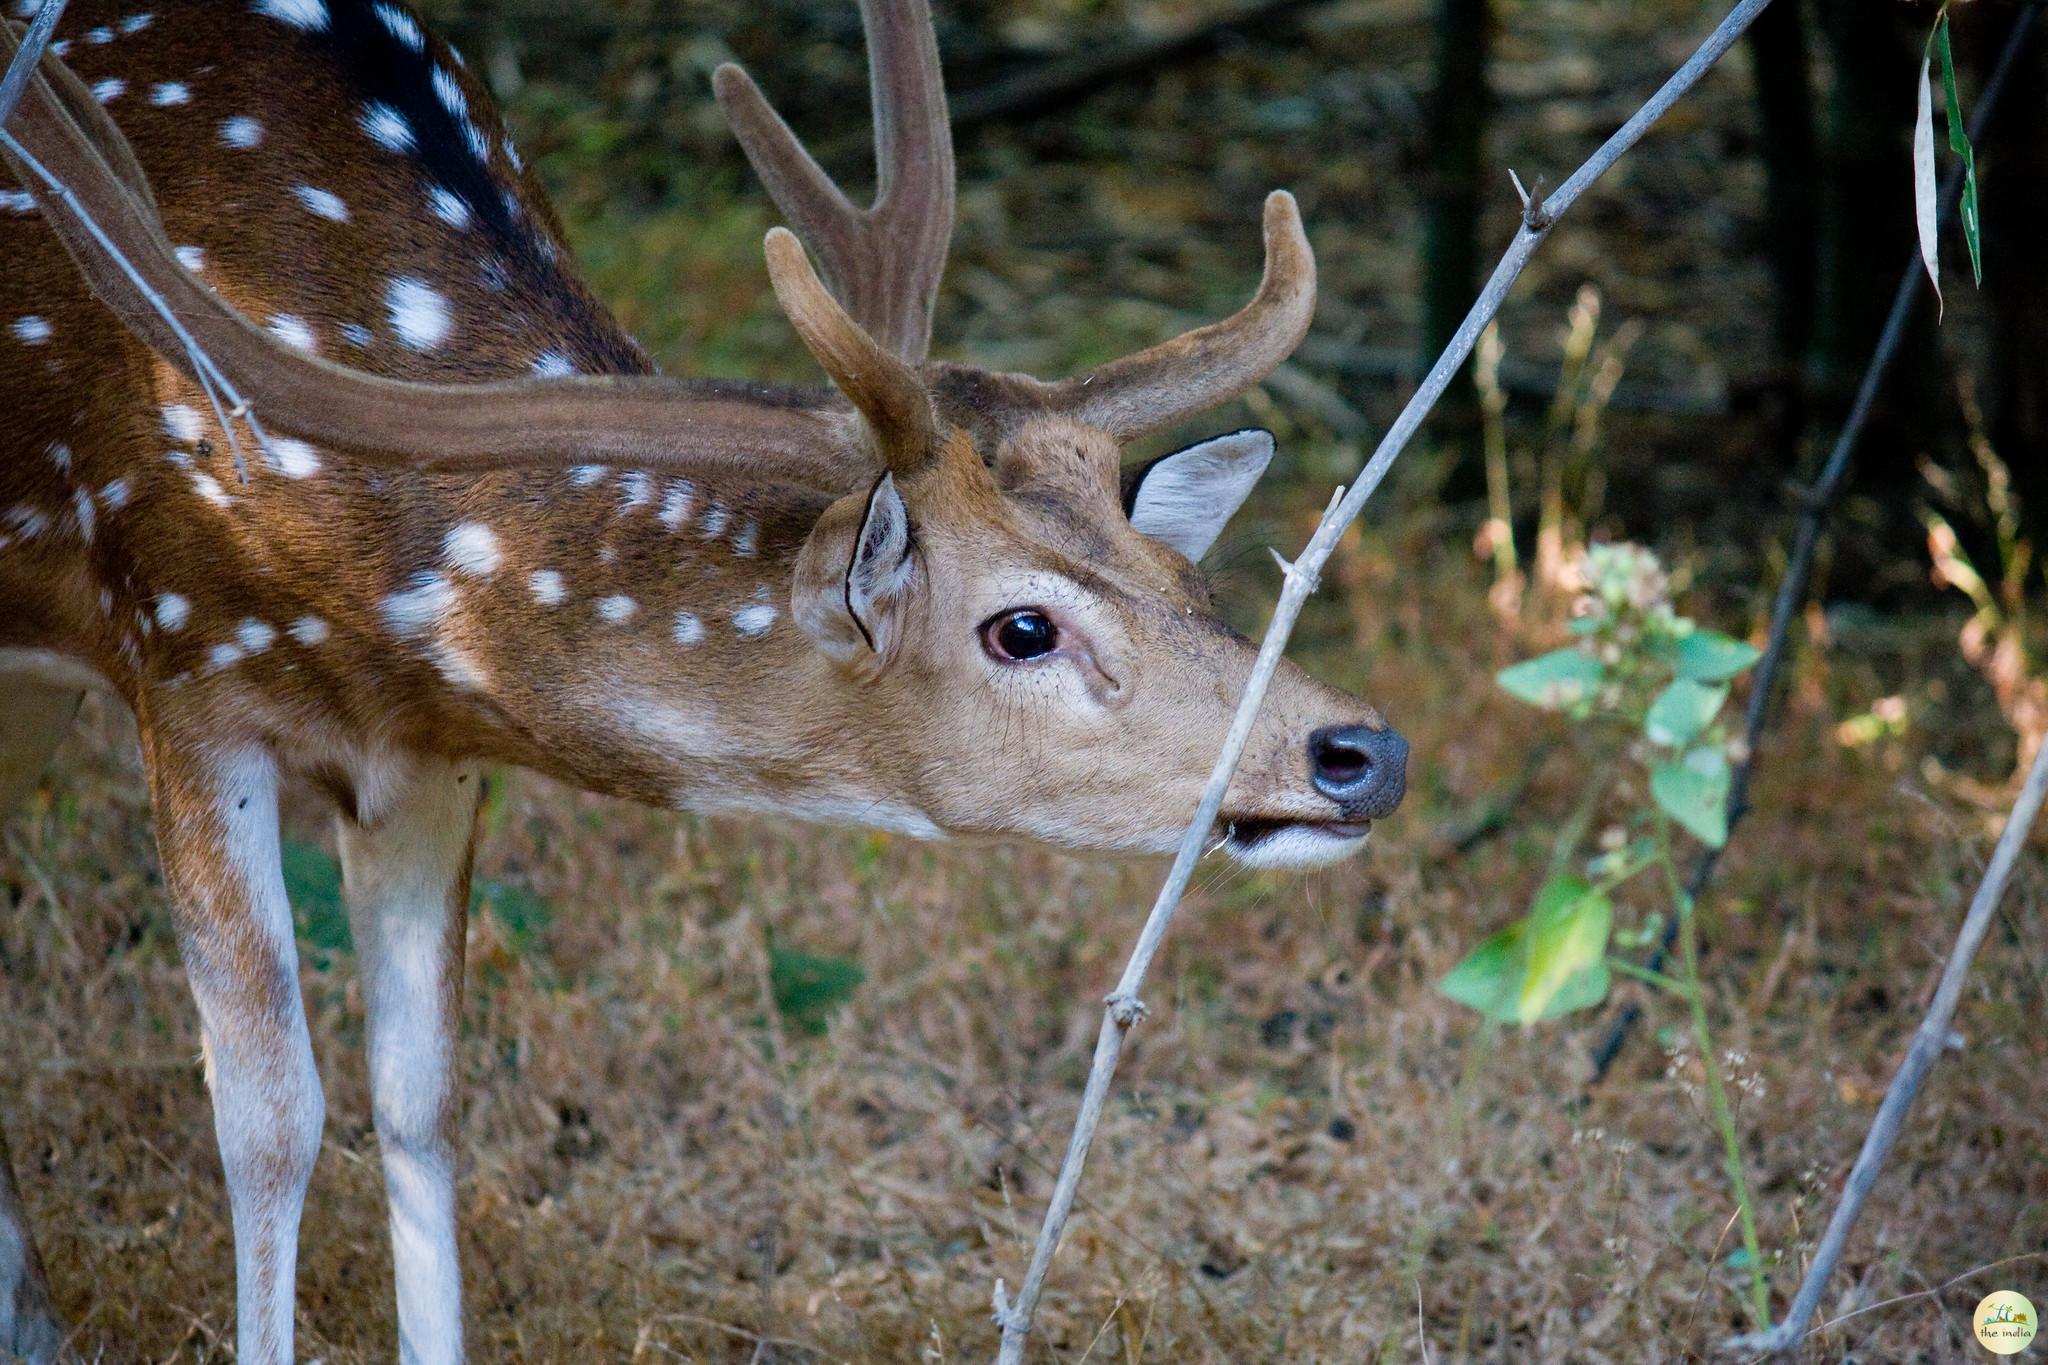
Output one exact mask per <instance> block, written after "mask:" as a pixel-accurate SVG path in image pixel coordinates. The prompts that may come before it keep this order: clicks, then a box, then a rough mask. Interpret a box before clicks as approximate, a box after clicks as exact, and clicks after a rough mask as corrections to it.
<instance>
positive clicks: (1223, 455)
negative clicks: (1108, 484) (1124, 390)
mask: <svg viewBox="0 0 2048 1365" xmlns="http://www.w3.org/2000/svg"><path fill="white" fill-rule="evenodd" d="M1272 458H1273V433H1272V432H1270V431H1257V430H1253V431H1233V432H1231V433H1230V434H1229V435H1228V436H1216V437H1212V438H1211V439H1209V440H1206V441H1202V442H1200V443H1199V444H1196V445H1191V446H1189V447H1188V448H1187V449H1185V450H1176V451H1175V452H1174V453H1173V454H1171V455H1162V456H1160V457H1159V458H1158V459H1156V460H1154V461H1153V462H1152V463H1150V464H1148V465H1146V466H1144V467H1143V468H1141V469H1139V470H1138V471H1137V474H1136V476H1135V477H1133V478H1131V479H1129V480H1128V481H1127V484H1126V487H1125V489H1124V510H1125V511H1126V512H1128V513H1129V514H1130V518H1131V525H1132V526H1133V527H1135V528H1136V529H1138V530H1139V531H1142V532H1143V533H1144V534H1146V535H1148V536H1150V537H1152V538H1153V539H1154V540H1162V541H1165V542H1166V543H1167V544H1168V545H1171V546H1172V547H1173V548H1174V549H1176V550H1179V551H1180V552H1181V553H1182V554H1184V555H1186V556H1187V557H1188V558H1189V559H1200V558H1201V557H1202V556H1203V555H1205V554H1207V553H1208V552H1209V547H1210V546H1211V545H1213V544H1215V543H1216V537H1217V536H1219V535H1221V534H1222V533H1223V527H1224V524H1225V523H1227V522H1228V521H1229V520H1230V519H1231V518H1232V517H1233V516H1236V515H1237V509H1238V508H1239V507H1241V506H1243V505H1244V500H1245V499H1246V498H1247V497H1249V496H1250V495H1251V491H1252V485H1253V484H1256V483H1257V482H1258V481H1259V476H1260V475H1261V474H1263V473H1265V472H1266V465H1267V464H1268V463H1269V462H1270V461H1271V460H1272Z"/></svg>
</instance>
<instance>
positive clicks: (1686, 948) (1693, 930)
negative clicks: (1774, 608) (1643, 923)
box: [1657, 808, 1771, 1332]
mask: <svg viewBox="0 0 2048 1365" xmlns="http://www.w3.org/2000/svg"><path fill="white" fill-rule="evenodd" d="M1657 858H1658V861H1659V862H1660V863H1661V864H1662V865H1663V868H1664V877H1665V880H1666V882H1667V883H1668V884H1669V885H1670V888H1671V900H1672V903H1673V905H1674V906H1676V908H1677V910H1678V945H1679V959H1680V963H1681V965H1682V967H1683V976H1682V979H1683V981H1684V983H1685V985H1686V986H1687V987H1688V988H1689V989H1688V990H1687V991H1686V992H1685V995H1686V1001H1687V1003H1688V1004H1689V1005H1690V1006H1691V1009H1692V1032H1693V1037H1694V1039H1695V1040H1696V1041H1697V1042H1698V1044H1699V1049H1700V1064H1701V1066H1702V1068H1703V1069H1704V1070H1705V1071H1706V1074H1707V1103H1708V1105H1709V1106H1710V1107H1711V1108H1712V1109H1713V1111H1714V1126H1715V1127H1716V1128H1719V1129H1720V1130H1721V1151H1722V1155H1723V1158H1724V1163H1725V1166H1726V1169H1727V1172H1728V1183H1729V1185H1730V1186H1732V1187H1733V1188H1734V1191H1735V1209H1736V1212H1737V1213H1738V1214H1739V1215H1740V1216H1741V1219H1742V1246H1743V1249H1744V1250H1745V1251H1747V1252H1748V1253H1749V1298H1750V1303H1749V1309H1750V1313H1751V1315H1752V1316H1753V1317H1755V1319H1756V1325H1757V1330H1758V1331H1760V1332H1761V1331H1767V1330H1769V1328H1770V1325H1771V1291H1770V1288H1769V1286H1768V1285H1767V1284H1766V1283H1765V1282H1764V1259H1763V1251H1762V1248H1761V1247H1760V1246H1759V1245H1758V1243H1757V1239H1756V1213H1755V1204H1754V1202H1753V1201H1752V1200H1751V1199H1750V1197H1749V1181H1748V1180H1746V1179H1745V1178H1744V1177H1743V1174H1742V1142H1741V1139H1740V1138H1739V1137H1738V1136H1737V1135H1736V1132H1735V1114H1734V1112H1733V1111H1732V1110H1730V1109H1729V1107H1728V1089H1727V1087H1726V1086H1725V1085H1723V1084H1722V1083H1721V1063H1720V1060H1719V1059H1718V1058H1717V1057H1716V1056H1715V1055H1714V1035H1713V1032H1712V1031H1711V1030H1710V1029H1709V1028H1708V1027H1707V1001H1706V993H1705V991H1703V990H1702V989H1701V987H1700V939H1699V930H1698V927H1697V926H1696V925H1695V924H1694V923H1693V901H1692V897H1691V896H1688V895H1686V894H1685V888H1684V887H1683V886H1682V885H1680V883H1679V880H1678V866H1677V864H1676V863H1674V862H1672V861H1671V821H1670V818H1669V817H1668V816H1666V815H1665V814H1664V812H1663V810H1662V808H1659V809H1658V811H1657Z"/></svg>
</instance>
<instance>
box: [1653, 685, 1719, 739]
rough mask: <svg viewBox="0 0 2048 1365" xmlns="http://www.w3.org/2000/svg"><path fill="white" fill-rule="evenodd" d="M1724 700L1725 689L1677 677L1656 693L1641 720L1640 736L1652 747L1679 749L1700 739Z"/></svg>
mask: <svg viewBox="0 0 2048 1365" xmlns="http://www.w3.org/2000/svg"><path fill="white" fill-rule="evenodd" d="M1727 700H1728V689H1727V687H1726V686H1725V685H1724V686H1721V687H1708V686H1707V685H1706V684H1705V683H1696V682H1694V681H1693V680H1692V679H1690V678H1680V679H1678V680H1677V681H1675V682H1673V683H1672V684H1671V686H1669V687H1667V688H1665V689H1664V690H1663V691H1662V692H1659V693H1658V694H1657V700H1655V701H1653V702H1651V703H1650V710H1649V713H1648V714H1647V715H1645V716H1644V717H1643V733H1644V734H1646V735H1648V736H1649V737H1650V742H1651V743H1653V744H1661V745H1663V746H1664V747H1665V748H1667V749H1682V748H1684V747H1685V746H1686V745H1688V744H1690V743H1692V742H1693V741H1694V740H1696V739H1698V738H1699V737H1700V732H1701V731H1702V730H1704V729H1706V728H1707V727H1708V726H1709V725H1711V724H1713V722H1714V717H1715V716H1716V715H1718V714H1720V710H1721V703H1723V702H1725V701H1727Z"/></svg>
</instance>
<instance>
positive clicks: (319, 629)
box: [287, 616, 327, 649]
mask: <svg viewBox="0 0 2048 1365" xmlns="http://www.w3.org/2000/svg"><path fill="white" fill-rule="evenodd" d="M287 633H288V634H289V635H290V636H291V637H292V638H293V639H294V640H297V641H298V642H299V643H300V644H302V645H305V646H306V647H307V648H309V649H310V648H311V647H312V646H314V645H317V644H319V643H320V642H321V641H323V640H325V639H326V638H327V623H326V622H325V621H323V620H321V619H320V618H319V617H317V616H301V617H300V618H299V619H298V620H296V621H294V622H292V623H291V626H290V628H289V630H288V631H287Z"/></svg>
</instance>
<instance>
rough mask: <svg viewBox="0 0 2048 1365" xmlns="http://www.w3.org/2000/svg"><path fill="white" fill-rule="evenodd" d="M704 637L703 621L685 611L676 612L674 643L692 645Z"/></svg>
mask: <svg viewBox="0 0 2048 1365" xmlns="http://www.w3.org/2000/svg"><path fill="white" fill-rule="evenodd" d="M703 638H704V623H703V622H702V621H700V620H698V619H697V618H696V616H694V615H693V614H691V613H690V612H687V611H679V612H677V613H676V643H677V644H679V645H694V644H696V643H697V642H698V641H699V640H701V639H703Z"/></svg>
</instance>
